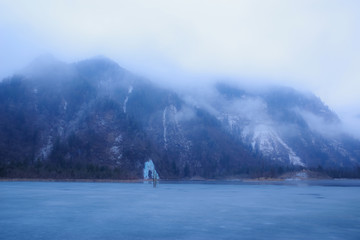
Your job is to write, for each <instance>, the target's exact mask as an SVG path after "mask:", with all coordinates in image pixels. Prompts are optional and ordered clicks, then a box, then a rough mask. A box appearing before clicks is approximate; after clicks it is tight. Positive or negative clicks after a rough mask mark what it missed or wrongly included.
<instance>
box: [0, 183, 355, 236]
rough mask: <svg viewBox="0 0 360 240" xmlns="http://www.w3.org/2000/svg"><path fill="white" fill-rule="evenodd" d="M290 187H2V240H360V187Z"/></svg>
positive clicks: (42, 185) (96, 185)
mask: <svg viewBox="0 0 360 240" xmlns="http://www.w3.org/2000/svg"><path fill="white" fill-rule="evenodd" d="M286 182H289V181H286ZM290 182H291V183H288V184H289V185H284V183H283V184H280V185H279V183H276V184H278V185H274V184H268V183H266V184H261V183H253V184H250V183H247V184H244V183H238V184H235V183H232V184H229V183H225V184H219V183H215V182H212V183H207V184H198V183H196V184H190V183H168V184H165V183H162V182H160V184H159V185H158V186H157V188H153V187H152V186H151V185H150V184H137V183H69V182H0V189H1V194H0V203H1V204H0V239H6V240H15V239H16V240H27V239H52V240H60V239H77V240H85V239H86V240H88V239H104V240H112V239H114V240H115V239H130V240H131V239H137V240H138V239H161V240H165V239H181V240H182V239H197V240H205V239H206V240H208V239H244V240H249V239H269V240H278V239H292V240H303V239H313V240H318V239H339V240H340V239H341V240H347V239H348V240H357V239H359V236H360V228H359V226H360V204H359V199H360V181H345V184H344V185H341V184H340V185H339V181H327V182H322V183H321V184H316V183H315V185H314V184H311V183H310V182H302V181H297V183H292V182H294V181H290ZM340 182H342V181H340ZM333 185H337V186H333Z"/></svg>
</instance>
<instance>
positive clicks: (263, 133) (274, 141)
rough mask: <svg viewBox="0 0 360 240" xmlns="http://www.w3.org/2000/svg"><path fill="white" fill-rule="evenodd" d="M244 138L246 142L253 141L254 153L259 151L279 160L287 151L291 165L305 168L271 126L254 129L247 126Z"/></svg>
mask: <svg viewBox="0 0 360 240" xmlns="http://www.w3.org/2000/svg"><path fill="white" fill-rule="evenodd" d="M242 138H243V140H244V141H245V142H246V140H247V139H251V147H252V149H253V151H256V150H259V151H260V152H261V153H262V154H263V155H265V156H268V157H273V158H275V159H279V160H280V159H281V157H280V156H281V155H282V154H283V153H284V151H285V152H286V154H287V156H288V159H289V161H290V163H291V164H294V165H300V166H304V163H303V162H302V161H301V158H300V157H298V156H297V155H296V154H295V152H294V151H293V150H292V149H291V148H290V147H289V146H288V145H287V144H286V143H285V142H284V141H283V140H282V139H281V138H280V136H279V135H278V134H277V133H276V131H275V130H274V129H273V128H272V127H271V126H268V125H265V124H259V125H256V126H255V127H253V129H251V128H250V127H249V126H247V127H245V128H244V130H243V132H242Z"/></svg>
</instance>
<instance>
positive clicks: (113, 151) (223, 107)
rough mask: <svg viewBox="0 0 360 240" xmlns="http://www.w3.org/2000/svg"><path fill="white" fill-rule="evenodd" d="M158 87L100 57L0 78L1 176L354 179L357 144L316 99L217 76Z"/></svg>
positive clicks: (39, 64)
mask: <svg viewBox="0 0 360 240" xmlns="http://www.w3.org/2000/svg"><path fill="white" fill-rule="evenodd" d="M206 88H207V89H208V92H207V93H206V94H203V93H202V89H198V90H197V89H192V90H191V91H190V90H189V91H184V88H179V89H177V88H171V89H169V88H166V87H162V86H160V85H158V84H155V83H153V82H152V81H150V80H148V79H145V78H143V77H140V76H137V75H136V73H135V74H134V73H131V72H129V71H127V70H126V69H124V68H122V67H120V66H119V65H118V64H117V63H116V62H114V61H112V60H110V59H108V58H106V57H95V58H92V59H88V60H84V61H80V62H76V63H72V64H67V63H64V62H61V61H59V60H57V59H55V58H53V57H51V56H45V57H44V56H43V57H40V58H38V59H36V60H35V61H34V62H32V63H31V64H30V65H29V66H28V67H26V68H25V69H24V70H23V71H22V72H21V73H20V74H18V75H14V76H12V77H8V78H6V79H4V80H3V81H2V82H1V83H0V111H1V113H2V114H1V116H0V177H41V178H116V179H139V178H143V177H144V167H145V165H146V166H150V165H149V163H150V160H151V163H153V165H154V168H155V169H156V172H157V174H158V175H159V177H160V178H162V179H182V178H186V179H189V178H242V177H276V176H279V175H281V174H283V173H285V172H287V171H296V170H301V169H311V170H313V171H319V172H325V173H326V174H329V175H331V176H333V177H359V176H360V171H359V169H360V141H359V140H358V139H356V138H354V137H353V136H351V135H349V134H348V133H346V132H345V131H344V130H343V126H342V122H341V120H340V119H339V117H338V116H337V115H336V113H334V112H333V111H331V110H330V109H329V108H328V107H327V106H326V105H325V104H324V103H323V102H322V101H321V99H319V98H318V97H316V96H315V95H313V94H312V93H309V92H301V91H297V90H295V89H292V88H289V87H283V86H268V87H261V88H260V87H259V88H256V87H252V88H249V87H242V86H240V85H236V84H233V83H231V82H230V81H218V82H216V83H215V84H212V85H209V86H206Z"/></svg>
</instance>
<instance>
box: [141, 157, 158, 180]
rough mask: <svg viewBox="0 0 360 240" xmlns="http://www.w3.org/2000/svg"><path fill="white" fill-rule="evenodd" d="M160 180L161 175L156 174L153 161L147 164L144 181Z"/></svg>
mask: <svg viewBox="0 0 360 240" xmlns="http://www.w3.org/2000/svg"><path fill="white" fill-rule="evenodd" d="M153 178H155V179H160V178H159V174H158V173H157V172H156V169H155V165H154V163H153V161H152V160H151V159H149V161H147V162H145V166H144V179H153Z"/></svg>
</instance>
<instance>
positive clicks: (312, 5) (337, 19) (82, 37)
mask: <svg viewBox="0 0 360 240" xmlns="http://www.w3.org/2000/svg"><path fill="white" fill-rule="evenodd" d="M44 53H50V54H52V55H54V56H55V57H57V58H58V59H60V60H63V61H66V62H73V61H78V60H81V59H84V58H88V57H92V56H94V55H105V56H108V57H110V58H112V59H114V60H115V61H117V62H118V63H119V64H120V65H122V66H123V67H125V68H127V69H129V70H131V71H133V72H136V73H140V74H141V75H144V76H147V77H149V78H152V79H161V80H162V81H165V80H166V81H170V82H171V81H180V80H181V79H185V78H186V79H191V81H195V80H196V78H194V77H190V76H207V77H211V76H225V77H232V78H238V79H241V81H246V80H248V79H251V81H254V79H261V81H269V82H271V83H273V82H274V83H278V84H279V83H280V84H285V85H288V86H294V87H296V88H305V89H309V90H311V91H312V92H314V93H315V94H316V95H318V96H320V97H321V98H322V99H323V101H324V102H325V103H326V104H327V105H329V106H330V108H332V109H334V110H335V111H337V113H339V114H340V115H342V116H344V118H345V117H349V118H348V121H355V120H356V118H352V119H350V117H354V116H356V115H358V119H360V94H359V92H360V1H357V0H354V1H351V0H338V1H332V0H324V1H322V0H311V1H306V0H297V1H295V0H294V1H291V0H284V1H281V0H276V1H271V0H264V1H261V0H251V1H240V0H239V1H226V0H218V1H212V0H204V1H196V0H192V1H190V0H189V1H186V0H179V1H171V0H159V1H150V0H143V1H138V0H129V1H121V0H113V1H111V0H109V1H106V0H99V1H92V0H62V1H57V0H52V1H49V0H32V1H29V0H23V1H21V0H1V1H0V77H1V78H3V77H5V76H7V75H10V74H12V73H13V72H15V71H16V70H18V69H21V68H22V67H24V66H25V65H26V64H28V63H29V62H30V61H31V60H32V59H34V58H35V57H36V56H38V55H40V54H44ZM185 76H186V77H185ZM353 124H356V123H355V122H353Z"/></svg>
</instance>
